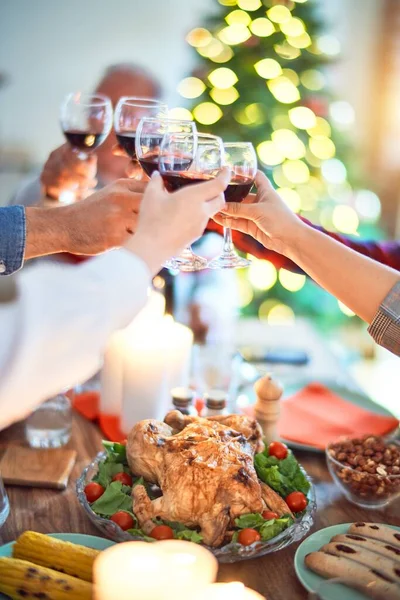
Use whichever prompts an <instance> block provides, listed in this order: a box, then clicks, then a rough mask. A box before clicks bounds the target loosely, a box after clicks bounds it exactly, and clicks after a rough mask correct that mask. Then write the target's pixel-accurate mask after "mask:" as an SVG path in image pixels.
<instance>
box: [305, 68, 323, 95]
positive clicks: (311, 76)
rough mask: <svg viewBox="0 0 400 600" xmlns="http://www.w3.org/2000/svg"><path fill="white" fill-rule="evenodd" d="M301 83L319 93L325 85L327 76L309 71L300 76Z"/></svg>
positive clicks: (315, 71)
mask: <svg viewBox="0 0 400 600" xmlns="http://www.w3.org/2000/svg"><path fill="white" fill-rule="evenodd" d="M300 81H301V83H302V84H303V85H304V87H305V88H307V89H308V90H312V91H315V92H317V91H318V90H322V88H323V87H324V85H325V76H324V75H323V74H322V73H321V71H317V70H316V69H307V71H303V73H301V75H300Z"/></svg>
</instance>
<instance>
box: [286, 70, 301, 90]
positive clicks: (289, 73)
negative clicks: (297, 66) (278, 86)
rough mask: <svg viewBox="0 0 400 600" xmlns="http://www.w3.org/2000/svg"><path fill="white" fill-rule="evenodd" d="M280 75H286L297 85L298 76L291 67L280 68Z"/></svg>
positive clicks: (298, 81)
mask: <svg viewBox="0 0 400 600" xmlns="http://www.w3.org/2000/svg"><path fill="white" fill-rule="evenodd" d="M282 75H284V77H287V78H288V79H289V80H290V81H291V82H292V83H293V85H295V86H296V87H297V86H298V85H299V83H300V77H299V76H298V75H297V73H296V71H293V69H282Z"/></svg>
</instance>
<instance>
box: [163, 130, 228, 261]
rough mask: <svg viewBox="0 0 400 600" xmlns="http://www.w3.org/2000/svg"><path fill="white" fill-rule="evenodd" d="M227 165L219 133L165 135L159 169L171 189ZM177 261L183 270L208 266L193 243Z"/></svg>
mask: <svg viewBox="0 0 400 600" xmlns="http://www.w3.org/2000/svg"><path fill="white" fill-rule="evenodd" d="M223 164H224V147H223V142H222V139H221V138H220V137H217V136H216V135H211V134H208V133H196V132H191V133H180V132H168V133H166V134H165V135H164V137H163V140H162V142H161V151H160V154H159V169H160V174H161V176H162V178H163V181H164V185H165V187H166V189H167V190H168V191H169V192H173V191H175V190H178V189H180V188H181V187H184V186H187V185H191V184H194V183H200V182H202V181H204V180H207V179H212V178H214V177H216V175H218V173H219V172H220V170H221V167H222V166H223ZM188 201H189V202H190V194H189V193H188ZM175 261H176V262H177V263H178V265H179V269H180V271H189V272H191V271H200V270H202V269H205V268H206V267H207V260H206V259H205V258H203V257H201V256H198V255H197V254H194V252H193V250H192V248H191V247H190V246H188V247H187V248H185V249H184V250H183V252H182V254H181V255H180V256H179V257H177V258H175Z"/></svg>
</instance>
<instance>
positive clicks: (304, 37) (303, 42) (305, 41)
mask: <svg viewBox="0 0 400 600" xmlns="http://www.w3.org/2000/svg"><path fill="white" fill-rule="evenodd" d="M287 41H288V43H289V44H290V45H291V46H293V48H308V47H309V46H311V38H310V36H309V35H308V33H306V32H304V33H302V34H301V35H298V36H296V37H288V38H287Z"/></svg>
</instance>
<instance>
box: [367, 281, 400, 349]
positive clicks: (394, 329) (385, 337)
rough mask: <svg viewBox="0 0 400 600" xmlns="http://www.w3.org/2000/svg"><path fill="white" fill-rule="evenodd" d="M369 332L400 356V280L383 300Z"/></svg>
mask: <svg viewBox="0 0 400 600" xmlns="http://www.w3.org/2000/svg"><path fill="white" fill-rule="evenodd" d="M368 333H369V334H370V335H371V336H372V337H373V339H374V340H375V342H376V343H377V344H379V345H380V346H383V347H384V348H387V349H388V350H390V352H393V354H397V356H400V281H399V282H398V283H396V285H395V286H394V287H393V288H392V289H391V290H390V292H389V294H388V295H387V296H386V298H385V299H384V301H383V302H382V304H381V306H380V307H379V310H378V312H377V313H376V315H375V317H374V318H373V321H372V323H371V325H370V326H369V327H368Z"/></svg>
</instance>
